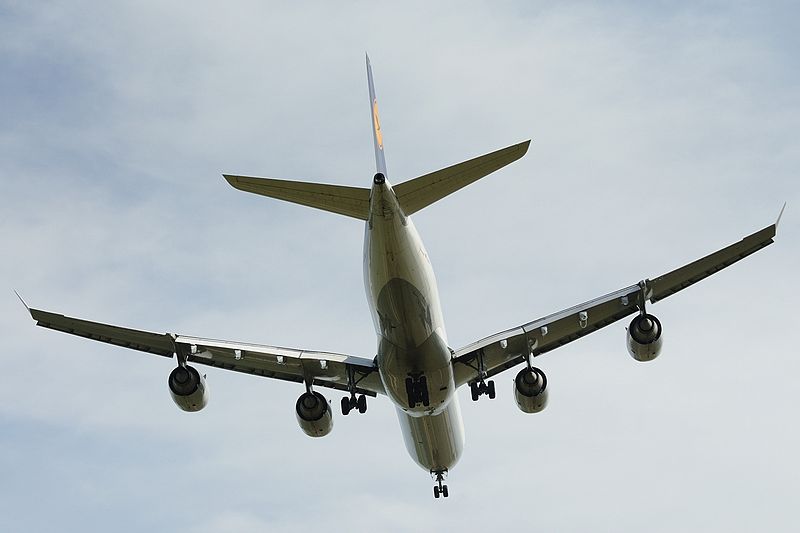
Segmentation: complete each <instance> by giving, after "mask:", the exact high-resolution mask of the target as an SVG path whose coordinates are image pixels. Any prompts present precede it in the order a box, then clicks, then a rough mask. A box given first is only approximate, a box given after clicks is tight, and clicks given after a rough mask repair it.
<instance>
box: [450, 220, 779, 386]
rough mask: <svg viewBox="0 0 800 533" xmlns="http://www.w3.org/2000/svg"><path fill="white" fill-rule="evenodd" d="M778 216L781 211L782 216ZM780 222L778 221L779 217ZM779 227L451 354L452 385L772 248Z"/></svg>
mask: <svg viewBox="0 0 800 533" xmlns="http://www.w3.org/2000/svg"><path fill="white" fill-rule="evenodd" d="M782 213H783V211H781V214H782ZM778 221H780V216H779V217H778ZM777 226H778V222H776V223H775V224H773V225H771V226H767V227H766V228H764V229H762V230H760V231H757V232H755V233H753V234H751V235H748V236H747V237H745V238H744V239H742V240H741V241H739V242H737V243H735V244H732V245H730V246H728V247H726V248H723V249H722V250H719V251H717V252H715V253H713V254H710V255H707V256H705V257H703V258H701V259H698V260H697V261H694V262H693V263H689V264H688V265H686V266H683V267H681V268H678V269H676V270H673V271H672V272H668V273H666V274H664V275H662V276H658V277H657V278H655V279H653V280H649V279H648V280H644V281H641V282H639V283H637V284H635V285H631V286H629V287H625V288H624V289H620V290H618V291H615V292H612V293H610V294H607V295H605V296H601V297H600V298H596V299H594V300H590V301H588V302H584V303H582V304H579V305H576V306H574V307H570V308H569V309H565V310H563V311H560V312H558V313H555V314H552V315H549V316H546V317H544V318H540V319H538V320H534V321H533V322H528V323H527V324H523V325H521V326H519V327H516V328H512V329H509V330H506V331H501V332H500V333H497V334H495V335H492V336H490V337H486V338H485V339H482V340H480V341H478V342H475V343H473V344H470V345H469V346H465V347H463V348H461V349H460V350H458V351H456V352H455V353H454V354H453V365H454V371H455V376H456V385H457V386H460V385H463V384H464V383H468V382H470V381H473V380H475V379H478V378H479V377H481V376H483V377H489V376H492V375H494V374H497V373H499V372H502V371H503V370H506V369H508V368H511V367H513V366H515V365H517V364H519V363H522V362H523V361H525V360H526V359H527V357H528V354H530V355H532V356H534V357H535V356H538V355H541V354H543V353H547V352H549V351H551V350H554V349H556V348H558V347H559V346H563V345H565V344H567V343H570V342H572V341H574V340H576V339H579V338H581V337H584V336H586V335H588V334H589V333H592V332H594V331H597V330H598V329H600V328H603V327H605V326H607V325H609V324H611V323H613V322H616V321H617V320H620V319H622V318H625V317H626V316H629V315H632V314H634V313H637V312H638V311H639V309H640V306H641V305H643V303H644V302H645V301H646V300H649V301H650V302H657V301H659V300H663V299H664V298H666V297H667V296H671V295H673V294H675V293H676V292H678V291H681V290H683V289H685V288H686V287H688V286H690V285H693V284H695V283H697V282H698V281H700V280H702V279H705V278H707V277H708V276H710V275H712V274H714V273H716V272H719V271H720V270H722V269H723V268H725V267H728V266H730V265H732V264H733V263H735V262H737V261H739V260H740V259H744V258H745V257H747V256H748V255H750V254H752V253H755V252H757V251H758V250H760V249H762V248H764V247H765V246H768V245H770V244H772V243H773V242H774V237H775V231H776V229H777Z"/></svg>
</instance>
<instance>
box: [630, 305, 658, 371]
mask: <svg viewBox="0 0 800 533" xmlns="http://www.w3.org/2000/svg"><path fill="white" fill-rule="evenodd" d="M661 333H662V329H661V322H660V321H659V320H658V319H657V318H656V317H654V316H653V315H649V314H645V315H637V316H636V317H635V318H634V319H633V320H632V321H631V325H630V326H628V352H629V353H630V354H631V357H633V358H634V359H636V360H637V361H642V362H644V361H652V360H653V359H655V358H656V357H658V354H659V353H661V343H662V335H661Z"/></svg>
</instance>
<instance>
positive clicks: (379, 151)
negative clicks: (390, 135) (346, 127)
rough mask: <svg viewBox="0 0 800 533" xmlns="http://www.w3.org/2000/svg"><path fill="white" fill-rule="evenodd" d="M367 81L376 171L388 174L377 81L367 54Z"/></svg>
mask: <svg viewBox="0 0 800 533" xmlns="http://www.w3.org/2000/svg"><path fill="white" fill-rule="evenodd" d="M367 82H368V83H369V109H370V113H371V114H372V140H373V142H374V144H375V168H376V169H377V170H376V171H377V172H379V173H381V174H383V175H384V177H385V176H386V158H385V157H384V155H383V132H382V131H381V119H380V117H379V116H378V98H377V97H376V96H375V83H374V82H373V81H372V65H371V64H370V62H369V55H368V54H367Z"/></svg>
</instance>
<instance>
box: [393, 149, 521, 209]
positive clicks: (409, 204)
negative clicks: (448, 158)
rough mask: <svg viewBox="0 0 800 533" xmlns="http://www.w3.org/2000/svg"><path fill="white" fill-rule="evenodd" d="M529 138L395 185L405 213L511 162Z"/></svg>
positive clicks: (442, 196)
mask: <svg viewBox="0 0 800 533" xmlns="http://www.w3.org/2000/svg"><path fill="white" fill-rule="evenodd" d="M530 144H531V141H530V140H528V141H525V142H522V143H519V144H515V145H513V146H509V147H508V148H503V149H502V150H497V151H496V152H492V153H490V154H486V155H482V156H480V157H476V158H475V159H470V160H469V161H464V162H463V163H459V164H457V165H453V166H451V167H447V168H443V169H442V170H437V171H436V172H431V173H430V174H425V175H424V176H420V177H418V178H414V179H413V180H409V181H406V182H404V183H401V184H399V185H395V186H394V193H395V195H397V200H398V202H400V206H401V207H402V208H403V212H404V213H405V214H406V215H411V214H414V213H416V212H417V211H419V210H420V209H423V208H425V207H428V206H429V205H431V204H432V203H434V202H435V201H437V200H441V199H442V198H444V197H445V196H447V195H448V194H452V193H454V192H456V191H457V190H459V189H461V188H463V187H466V186H467V185H469V184H470V183H473V182H475V181H477V180H479V179H481V178H482V177H484V176H488V175H489V174H491V173H492V172H494V171H495V170H499V169H501V168H503V167H504V166H506V165H508V164H509V163H513V162H514V161H516V160H517V159H519V158H520V157H522V156H523V155H525V153H526V152H527V151H528V146H529V145H530Z"/></svg>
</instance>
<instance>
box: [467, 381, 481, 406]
mask: <svg viewBox="0 0 800 533" xmlns="http://www.w3.org/2000/svg"><path fill="white" fill-rule="evenodd" d="M469 392H470V394H471V395H472V401H473V402H477V401H478V398H480V397H481V393H480V392H478V384H477V383H470V384H469Z"/></svg>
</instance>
